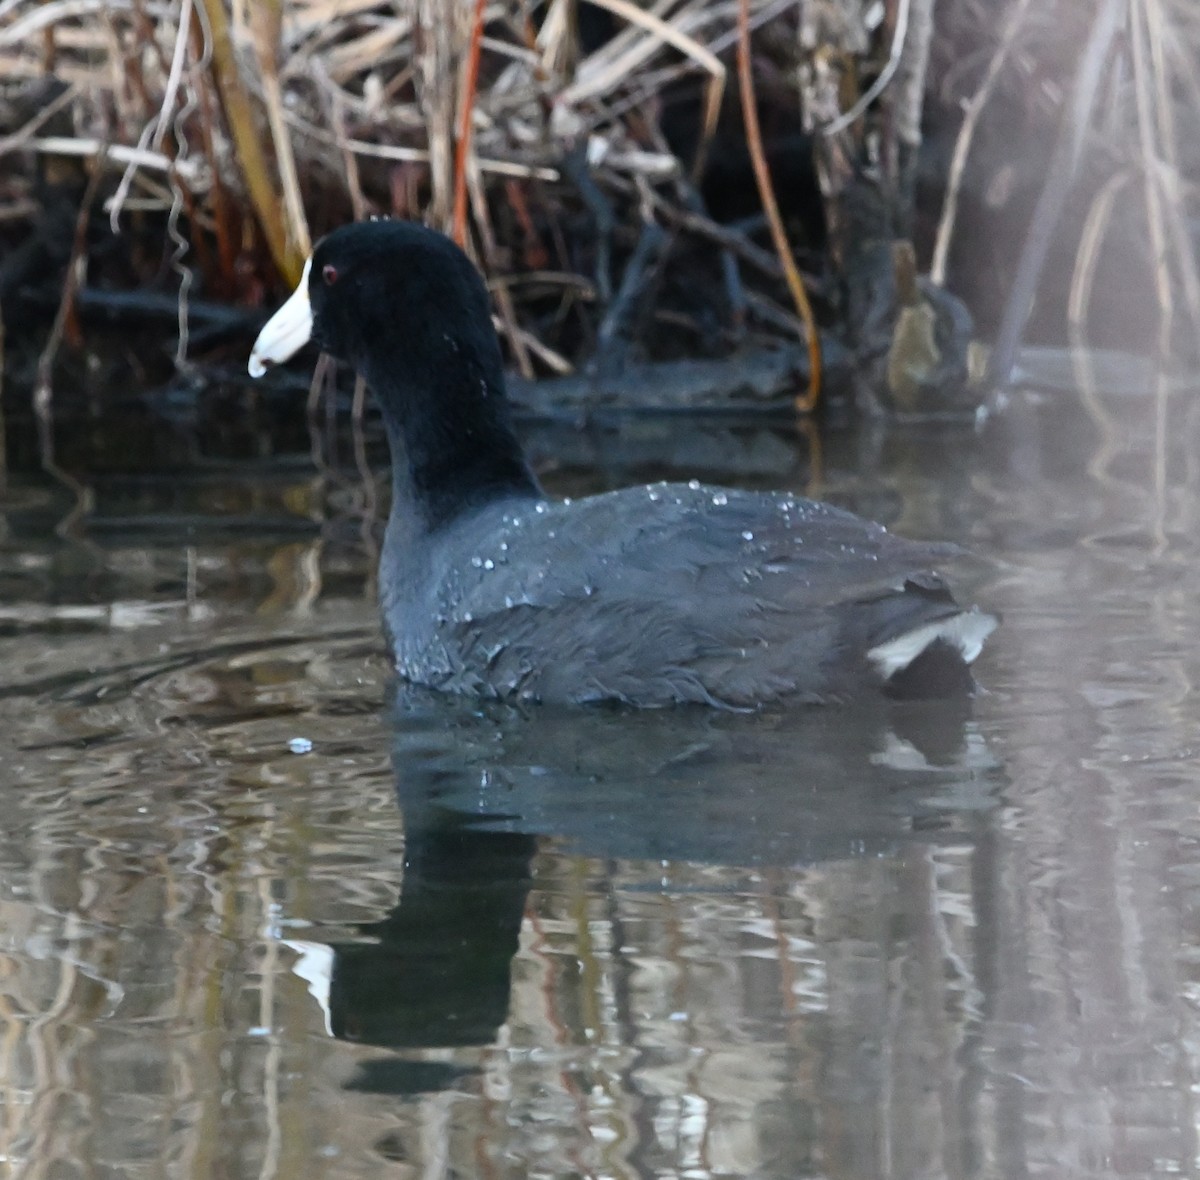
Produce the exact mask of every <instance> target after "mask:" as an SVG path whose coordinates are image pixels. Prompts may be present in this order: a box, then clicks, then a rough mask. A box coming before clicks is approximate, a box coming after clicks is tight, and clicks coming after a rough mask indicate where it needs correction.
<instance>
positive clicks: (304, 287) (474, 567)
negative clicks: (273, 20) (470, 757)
mask: <svg viewBox="0 0 1200 1180" xmlns="http://www.w3.org/2000/svg"><path fill="white" fill-rule="evenodd" d="M309 339H312V340H315V341H316V343H317V344H319V345H320V347H321V348H323V349H324V350H325V351H326V352H329V353H332V354H333V355H334V356H336V357H339V358H341V359H343V360H345V361H348V362H349V363H350V364H352V365H353V366H354V368H355V369H356V370H357V371H358V372H359V373H361V374H362V375H363V376H364V377H365V378H366V380H367V383H368V384H369V385H370V387H371V389H372V390H373V391H374V394H375V397H376V398H377V399H378V401H379V405H380V407H381V409H382V411H383V418H384V422H385V424H386V428H387V435H388V439H389V442H390V444H391V451H392V479H393V491H392V510H391V516H390V518H389V520H388V525H387V535H386V539H385V542H384V548H383V557H382V564H381V569H380V578H379V585H380V597H381V600H382V603H381V604H382V609H383V617H384V623H385V626H386V628H387V630H388V632H389V634H390V638H391V642H392V645H393V648H394V651H395V657H396V666H397V670H398V672H399V673H400V674H401V675H402V676H404V677H406V678H408V679H409V680H412V681H414V682H417V683H420V684H426V685H432V686H435V687H437V688H441V689H446V690H450V691H454V692H461V693H472V694H479V695H482V696H488V697H498V698H513V699H518V700H543V701H556V702H583V701H597V700H615V701H625V702H629V703H632V704H637V705H667V704H672V703H675V702H683V701H693V702H703V703H705V704H710V705H722V706H726V707H734V708H744V707H753V706H755V705H759V704H762V703H765V702H768V701H774V700H781V699H787V700H798V701H814V702H815V701H827V700H837V699H843V698H847V697H851V696H854V695H857V694H861V693H863V692H867V691H878V690H879V689H880V688H885V689H888V690H891V691H893V692H899V693H903V694H910V693H916V694H919V695H934V694H938V693H941V692H946V691H962V690H963V689H965V688H967V687H969V685H970V683H971V681H970V676H969V673H968V672H967V665H968V664H970V663H971V661H972V660H974V659H975V657H976V656H977V655H978V654H979V651H980V648H981V647H982V645H983V641H984V639H985V638H986V637H987V635H988V634H989V633H990V632H991V630H992V628H993V627H994V626H995V619H993V618H992V617H991V616H990V615H986V614H983V613H981V612H979V611H977V610H974V609H970V610H964V609H963V608H961V607H959V606H958V605H957V604H956V603H955V601H954V599H953V598H952V596H951V594H950V592H949V590H948V589H947V588H946V586H945V584H944V582H943V581H942V579H941V577H940V576H939V575H938V574H937V573H935V572H934V571H933V569H932V566H933V564H934V563H935V562H936V561H938V560H939V559H945V558H948V557H951V556H953V555H954V553H955V552H956V551H955V550H954V549H953V548H952V547H950V546H939V545H928V544H917V543H914V542H911V541H906V540H903V539H901V538H898V537H894V536H892V535H891V534H890V533H888V532H887V531H886V530H885V529H884V528H883V527H882V526H881V525H877V524H873V523H871V522H870V521H866V520H863V519H861V518H860V517H857V516H854V515H852V514H850V513H848V512H843V511H841V510H839V509H837V508H831V507H829V506H828V505H825V504H819V503H815V502H813V501H811V500H805V499H801V498H799V497H796V496H792V495H787V494H783V493H758V492H744V491H732V490H725V489H722V488H716V487H707V486H703V485H701V484H699V483H695V482H693V483H689V484H671V483H668V484H654V485H651V486H649V487H644V486H643V487H633V488H626V489H623V490H621V491H617V492H609V493H606V494H603V495H598V496H592V497H589V498H587V499H582V500H576V501H574V502H571V501H568V500H562V501H556V500H550V499H547V498H546V496H545V495H544V494H543V492H542V490H541V488H540V487H539V486H538V482H537V479H536V478H535V477H534V475H533V473H532V472H531V471H530V468H529V464H528V463H527V462H526V459H525V456H524V454H523V453H522V450H521V446H520V444H519V443H518V442H517V438H516V435H515V434H514V432H513V428H512V425H511V421H510V416H509V409H508V404H507V400H506V396H505V387H504V373H503V368H502V363H501V355H500V346H499V343H498V341H497V338H496V333H495V331H494V329H493V327H492V321H491V315H490V311H489V304H488V295H487V290H486V288H485V287H484V284H483V281H482V279H481V277H480V275H479V273H478V271H476V269H475V268H474V266H473V265H472V264H471V262H470V261H469V260H468V258H467V257H466V255H465V254H463V253H462V251H461V250H459V249H458V247H457V246H455V245H454V244H453V243H452V242H451V241H450V240H449V239H448V238H446V237H444V236H443V235H442V234H439V233H436V232H434V231H433V230H429V229H426V228H423V227H421V226H419V225H415V224H412V223H407V222H400V221H371V222H363V223H359V224H355V225H348V226H344V227H342V228H341V229H338V230H335V231H334V232H333V233H331V234H330V235H329V236H328V237H326V238H325V239H324V240H323V241H322V242H321V243H320V244H319V245H318V246H317V249H316V250H315V252H314V253H313V256H312V258H311V259H310V260H309V262H308V265H307V266H306V268H305V271H304V276H303V278H302V279H301V282H300V285H299V287H298V288H297V290H296V291H295V293H294V294H293V295H292V296H291V297H290V298H289V299H288V300H287V302H286V303H285V304H284V305H283V306H282V307H281V308H280V309H279V311H278V312H276V313H275V315H274V316H273V317H272V318H271V320H270V321H269V322H268V324H267V325H266V327H265V328H263V330H262V333H261V334H260V335H259V337H258V340H257V342H256V343H255V345H254V350H253V352H252V353H251V356H250V373H251V374H252V375H253V376H256V377H257V376H260V375H261V374H262V373H263V372H264V371H265V370H266V368H267V366H268V365H270V364H276V363H279V362H281V361H285V360H287V359H288V358H289V357H291V356H292V355H293V354H294V353H295V352H296V351H297V350H298V349H299V348H300V347H301V346H302V345H303V344H305V343H306V342H307V341H308V340H309Z"/></svg>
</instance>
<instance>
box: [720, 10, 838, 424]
mask: <svg viewBox="0 0 1200 1180" xmlns="http://www.w3.org/2000/svg"><path fill="white" fill-rule="evenodd" d="M737 68H738V89H739V90H740V92H741V97H742V121H743V122H744V123H745V126H746V147H747V148H748V149H749V151H750V162H751V163H752V164H753V165H754V179H755V182H756V183H757V184H758V196H759V199H760V200H761V201H762V206H763V212H764V213H765V214H766V216H767V224H768V225H769V226H770V227H771V240H772V241H773V242H774V243H775V253H776V254H778V255H779V262H780V264H781V265H782V266H783V273H784V277H785V278H786V279H787V285H788V290H789V291H790V292H791V295H792V302H793V303H794V304H795V305H796V311H797V313H798V314H799V316H800V318H801V319H802V320H803V321H804V328H805V332H806V334H807V336H808V341H807V344H808V389H807V390H805V392H804V394H803V396H801V397H797V398H796V409H797V411H798V412H800V413H801V414H811V413H812V412H813V410H815V409H816V406H817V402H818V401H819V400H820V397H821V338H820V336H819V335H818V334H817V321H816V317H815V316H814V315H813V310H812V305H811V304H810V303H809V301H808V292H806V291H805V290H804V280H803V279H801V277H800V271H799V270H798V269H797V268H796V259H795V258H794V257H793V255H792V248H791V246H790V245H789V243H788V239H787V231H786V230H785V229H784V228H783V218H782V217H781V216H780V213H779V202H778V201H777V200H776V199H775V186H774V185H773V184H772V183H771V171H770V169H769V168H768V167H767V154H766V152H765V151H764V150H763V142H762V132H761V130H760V129H759V126H758V106H757V103H756V100H755V96H754V75H753V73H752V71H751V68H750V0H741V3H740V4H739V5H738V43H737Z"/></svg>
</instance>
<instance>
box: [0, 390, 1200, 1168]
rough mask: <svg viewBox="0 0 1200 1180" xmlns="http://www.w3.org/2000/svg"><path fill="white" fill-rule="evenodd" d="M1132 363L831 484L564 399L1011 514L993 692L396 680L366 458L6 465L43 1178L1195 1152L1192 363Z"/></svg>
mask: <svg viewBox="0 0 1200 1180" xmlns="http://www.w3.org/2000/svg"><path fill="white" fill-rule="evenodd" d="M1136 384H1137V382H1136V381H1135V380H1133V379H1132V378H1130V377H1123V378H1122V380H1121V381H1118V382H1117V385H1118V390H1116V391H1110V392H1108V393H1104V394H1099V393H1090V394H1088V393H1079V392H1077V391H1075V390H1072V389H1060V390H1058V391H1054V392H1049V393H1044V394H1032V393H1030V394H1023V395H1021V396H1020V397H1017V398H1016V399H1015V400H1014V402H1013V404H1012V405H1011V406H1010V407H1009V410H1008V412H1007V414H1006V416H1005V417H1004V418H1003V419H1002V420H1000V421H998V422H993V423H992V424H991V425H990V426H989V427H988V429H987V430H985V431H984V432H983V433H982V435H976V434H975V433H974V432H972V431H969V430H964V429H954V428H946V427H942V428H936V429H935V428H923V429H918V428H911V429H904V430H900V429H896V430H892V431H890V432H887V433H884V432H879V433H876V434H873V435H868V434H859V435H857V436H844V435H834V436H833V437H831V438H828V439H827V440H826V441H825V445H824V447H823V448H822V452H821V454H820V456H819V462H818V463H817V464H816V468H817V471H816V474H815V476H814V473H813V467H812V465H811V464H810V459H811V458H812V455H811V451H810V447H809V444H808V443H807V442H806V441H804V440H800V439H797V438H795V437H794V436H793V435H792V433H791V432H789V431H788V430H786V429H781V428H779V429H765V428H763V427H761V426H743V427H741V428H737V429H733V430H730V429H727V428H726V427H725V426H723V425H720V424H709V425H698V424H686V423H680V422H678V421H674V420H670V421H658V422H649V423H641V424H636V425H631V426H628V427H627V428H626V430H625V432H624V433H623V434H620V435H612V436H609V435H605V434H604V433H603V432H599V433H598V434H593V435H590V436H589V435H584V436H580V435H577V434H573V433H563V434H558V435H545V436H542V435H538V436H537V437H536V438H535V446H536V449H537V451H538V453H539V454H540V455H542V456H543V457H544V456H547V455H550V454H556V455H558V456H560V457H565V460H566V465H565V466H563V467H561V469H560V470H558V471H557V472H554V473H552V474H551V477H550V479H549V482H550V483H551V484H552V485H555V486H558V487H559V488H570V489H572V490H578V489H579V488H580V487H583V486H587V485H589V484H590V485H592V486H597V485H602V484H605V483H612V482H622V481H623V480H625V479H632V478H636V477H638V476H643V475H651V474H653V475H655V476H658V475H662V474H671V473H675V474H680V475H684V476H690V475H699V476H702V477H709V478H715V479H721V480H725V481H734V480H735V479H740V481H742V482H749V483H753V484H755V485H758V486H792V487H796V488H799V489H801V490H813V489H814V488H815V490H818V491H819V492H820V493H821V494H826V495H829V496H832V497H833V498H835V499H837V500H838V501H839V502H840V503H843V504H846V505H848V506H851V507H854V508H857V509H859V510H861V511H863V512H866V513H868V514H871V515H875V516H878V517H881V518H884V519H887V520H888V521H890V522H891V523H892V524H894V526H895V527H896V528H897V529H898V530H899V531H901V532H905V533H908V534H910V535H913V536H930V537H932V536H937V537H949V538H953V539H957V540H960V541H962V542H964V543H966V544H968V545H969V546H971V547H972V548H974V549H975V550H976V551H977V552H979V553H981V554H984V555H987V557H988V558H989V560H988V561H986V562H983V563H981V564H979V565H977V566H974V567H972V566H968V567H967V568H966V569H964V570H963V571H962V578H961V579H960V582H961V584H963V585H964V586H965V587H966V588H967V589H966V593H967V596H973V597H975V598H976V599H978V600H979V601H981V602H983V603H985V604H986V605H987V606H988V607H989V608H993V609H998V610H999V611H1000V612H1002V613H1003V615H1004V617H1005V625H1004V627H1003V629H1002V630H1001V631H1000V632H999V633H998V634H997V635H996V636H995V638H994V639H993V641H992V644H991V647H990V650H989V651H988V652H987V653H986V655H985V657H984V659H983V660H982V662H981V665H980V675H981V678H982V680H983V681H984V683H985V685H986V686H987V689H988V691H987V692H986V693H985V694H984V695H982V696H981V697H980V698H979V699H978V700H977V701H976V703H975V705H974V708H973V711H972V712H970V713H969V714H964V713H963V712H961V711H956V710H950V709H946V708H942V707H936V706H924V707H909V708H906V709H892V710H886V709H850V710H816V711H807V712H803V711H802V712H799V713H774V714H769V715H765V716H761V717H728V716H723V715H719V716H713V715H710V714H708V713H706V712H674V713H665V714H651V715H630V714H627V713H620V712H605V711H591V712H587V711H577V712H567V713H556V712H552V711H549V710H537V709H535V710H531V711H529V712H527V713H525V714H516V713H512V712H506V711H502V710H493V709H484V710H479V709H472V708H470V707H467V706H464V705H461V704H455V703H453V702H447V701H444V700H430V699H428V698H426V697H421V696H418V695H411V694H405V695H403V696H401V697H400V698H399V699H397V698H395V696H394V695H393V693H392V692H391V691H390V689H389V683H388V670H387V664H386V661H385V659H384V652H383V649H382V646H381V643H380V640H379V637H378V630H377V623H376V617H375V610H374V606H373V604H372V602H371V601H370V593H371V590H370V585H369V578H368V576H367V571H368V569H369V564H370V562H369V557H368V550H369V546H367V545H365V544H364V542H363V535H364V530H363V528H362V512H363V510H364V508H367V507H369V501H370V497H369V496H366V495H364V494H363V490H362V488H361V487H360V486H358V485H357V484H356V482H355V479H356V477H352V476H346V477H345V478H344V479H340V480H333V481H331V480H330V479H328V478H325V479H322V478H321V477H319V476H317V475H315V474H314V473H313V469H312V468H311V467H310V466H309V465H308V464H307V463H306V462H303V461H296V460H292V461H287V462H283V461H279V460H270V461H263V462H261V463H255V462H247V461H243V462H240V463H238V464H237V465H233V464H223V465H222V464H213V463H209V464H206V465H198V466H196V467H195V468H194V469H192V468H188V469H185V470H181V471H179V472H177V473H175V474H165V475H164V474H159V475H156V476H153V477H148V476H138V477H132V476H117V475H113V476H108V477H106V478H105V479H103V480H101V481H99V482H98V483H97V488H96V491H97V505H96V512H95V515H94V517H93V518H92V520H91V522H90V523H88V524H86V525H85V526H84V527H83V528H82V529H81V530H76V531H74V532H73V533H71V535H69V536H66V537H61V536H58V535H56V534H55V533H54V532H53V526H54V524H55V522H56V521H57V520H58V519H59V518H60V517H61V516H62V515H63V513H64V512H65V511H66V509H67V508H68V507H69V502H68V501H65V500H63V499H62V497H61V495H60V493H58V492H57V491H53V490H52V489H51V488H49V487H48V486H47V485H45V484H43V483H41V482H29V481H17V482H15V484H14V486H13V487H12V488H11V489H10V494H9V495H8V496H7V498H6V499H5V500H4V501H3V524H2V525H0V528H2V529H3V530H4V531H3V532H0V538H2V539H0V669H3V671H2V672H0V816H2V817H3V818H2V821H0V1156H2V1157H3V1158H4V1159H5V1160H6V1161H7V1164H8V1168H9V1170H10V1171H11V1172H12V1174H14V1175H25V1174H28V1175H36V1176H55V1177H58V1176H76V1175H79V1176H85V1175H86V1176H121V1177H159V1176H171V1177H176V1176H187V1177H197V1178H200V1177H204V1178H208V1177H264V1178H265V1177H280V1178H287V1180H308V1178H315V1177H355V1176H372V1177H378V1176H396V1177H417V1176H422V1177H451V1176H481V1177H497V1178H500V1177H503V1178H508V1177H512V1178H514V1180H515V1178H518V1177H527V1176H538V1177H541V1176H545V1177H566V1176H589V1177H601V1176H604V1177H607V1176H614V1177H643V1176H646V1177H649V1176H654V1177H658V1176H662V1177H695V1178H703V1177H716V1176H747V1177H762V1178H779V1180H798V1178H800V1177H810V1176H811V1177H816V1176H823V1177H824V1176H828V1177H835V1176H839V1177H840V1176H847V1177H871V1176H889V1177H938V1176H947V1177H992V1176H995V1177H1017V1176H1021V1177H1024V1176H1028V1175H1044V1176H1053V1177H1105V1176H1122V1177H1144V1176H1157V1175H1167V1174H1183V1175H1190V1174H1194V1173H1195V1172H1196V1171H1197V1170H1200V1162H1198V1157H1200V1144H1198V1143H1197V1120H1198V1118H1200V1104H1198V1101H1197V1097H1196V1095H1197V1093H1198V1092H1200V1012H1198V1004H1200V909H1198V908H1197V901H1198V900H1200V894H1198V890H1200V771H1198V769H1197V767H1198V752H1200V709H1198V708H1197V706H1196V704H1195V697H1194V695H1193V685H1194V684H1195V683H1196V680H1197V676H1198V675H1200V642H1197V625H1196V617H1197V609H1198V607H1200V590H1198V589H1197V586H1198V585H1200V530H1198V528H1197V524H1198V517H1200V508H1198V505H1200V459H1198V458H1197V455H1200V398H1198V397H1197V395H1196V393H1195V391H1192V392H1167V391H1165V390H1161V389H1155V388H1154V387H1153V386H1151V387H1148V388H1141V389H1136V388H1133V386H1134V385H1136ZM1122 386H1128V388H1127V389H1126V390H1125V391H1121V388H1120V387H1122ZM348 453H349V452H348V451H347V454H348Z"/></svg>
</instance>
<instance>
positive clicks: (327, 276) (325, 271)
mask: <svg viewBox="0 0 1200 1180" xmlns="http://www.w3.org/2000/svg"><path fill="white" fill-rule="evenodd" d="M337 277H338V272H337V267H336V266H323V267H321V278H323V279H324V280H325V286H327V287H332V286H333V284H334V283H336V282H337Z"/></svg>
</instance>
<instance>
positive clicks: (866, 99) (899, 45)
mask: <svg viewBox="0 0 1200 1180" xmlns="http://www.w3.org/2000/svg"><path fill="white" fill-rule="evenodd" d="M743 3H745V0H743ZM911 5H912V0H900V8H899V10H898V11H897V13H896V31H895V33H894V34H893V35H892V46H891V49H889V50H888V59H887V63H886V65H884V67H883V69H882V70H880V71H879V77H878V78H876V79H875V81H874V83H872V85H871V86H870V88H869V89H868V90H867V91H866V93H864V94H863V95H862V96H861V97H860V98H859V100H858V102H856V103H855V104H854V105H853V106H852V107H851V108H850V109H849V110H848V111H846V112H845V113H844V114H841V115H839V116H838V117H837V118H836V119H831V120H830V121H829V122H828V123H826V124H825V125H824V126H823V127H821V128H820V131H821V134H822V135H837V133H838V132H839V131H845V130H846V128H847V127H849V126H850V124H851V123H854V122H856V121H857V120H858V119H859V118H860V117H861V116H862V114H863V112H864V111H865V110H866V109H867V108H868V107H869V106H870V105H871V103H873V102H874V101H875V100H876V99H877V98H878V97H879V96H880V95H881V94H882V93H883V92H884V91H885V90H886V89H887V87H888V83H889V82H891V80H892V77H893V75H894V74H895V73H896V70H897V69H898V68H899V66H900V59H901V57H902V56H903V55H904V42H905V39H906V38H907V36H908V15H909V10H910V8H911Z"/></svg>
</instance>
